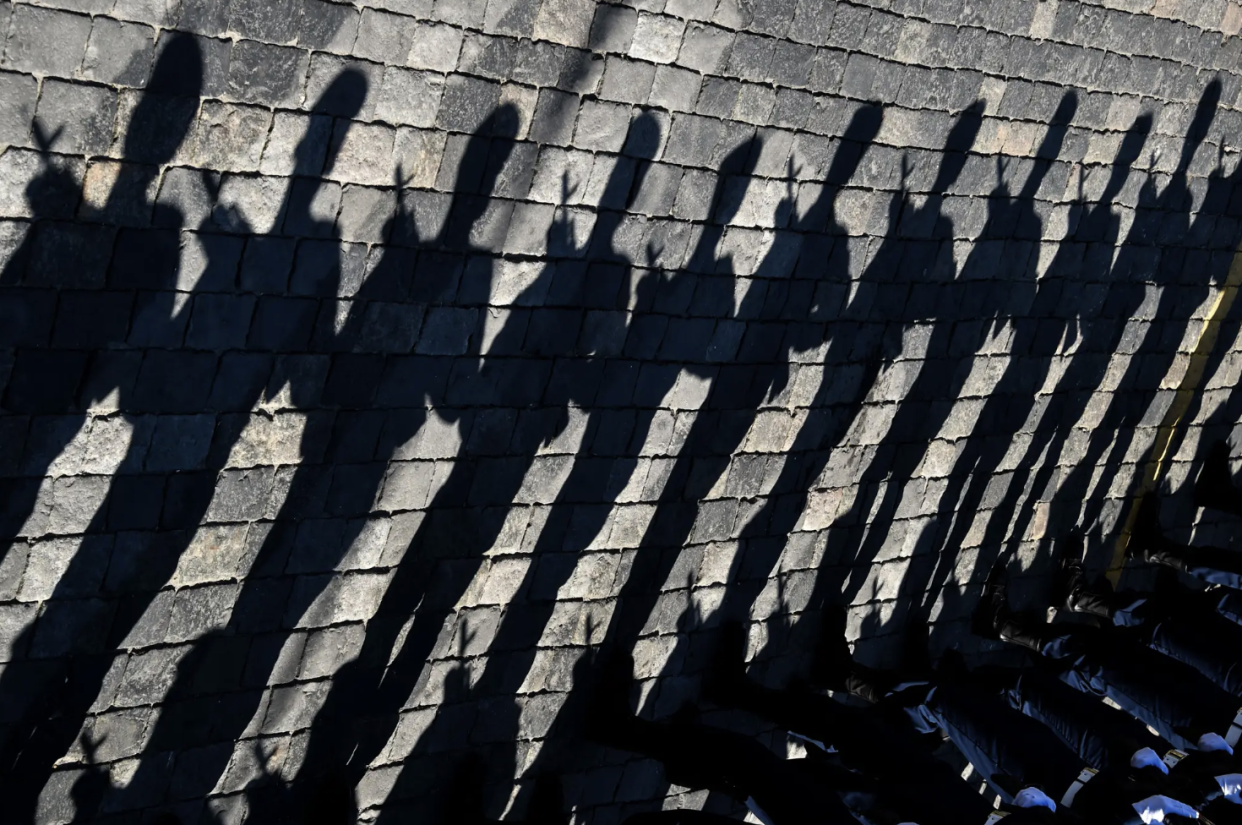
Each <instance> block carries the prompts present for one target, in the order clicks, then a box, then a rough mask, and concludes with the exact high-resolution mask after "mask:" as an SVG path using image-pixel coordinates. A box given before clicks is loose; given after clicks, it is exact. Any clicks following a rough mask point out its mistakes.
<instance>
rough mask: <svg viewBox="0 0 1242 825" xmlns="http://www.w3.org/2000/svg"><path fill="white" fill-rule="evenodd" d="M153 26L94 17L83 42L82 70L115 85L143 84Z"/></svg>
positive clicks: (152, 42)
mask: <svg viewBox="0 0 1242 825" xmlns="http://www.w3.org/2000/svg"><path fill="white" fill-rule="evenodd" d="M154 53H155V29H153V28H151V27H150V26H144V25H141V24H137V23H123V22H120V21H117V20H112V19H110V18H107V17H96V18H95V20H94V25H93V26H92V27H91V37H90V40H89V41H88V42H87V44H86V58H85V60H83V62H82V74H83V75H84V76H85V77H87V78H90V79H91V80H95V81H98V82H100V83H107V84H110V85H116V86H142V85H144V84H145V83H146V80H147V76H148V74H150V71H151V59H152V56H153V55H154Z"/></svg>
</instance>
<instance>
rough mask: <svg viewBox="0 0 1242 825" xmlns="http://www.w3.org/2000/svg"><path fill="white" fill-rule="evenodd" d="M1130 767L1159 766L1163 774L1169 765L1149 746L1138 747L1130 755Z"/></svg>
mask: <svg viewBox="0 0 1242 825" xmlns="http://www.w3.org/2000/svg"><path fill="white" fill-rule="evenodd" d="M1130 767H1131V768H1159V769H1160V772H1161V773H1163V774H1166V775H1167V774H1168V773H1169V766H1168V765H1166V764H1164V760H1163V759H1161V758H1160V756H1159V755H1158V754H1157V753H1156V752H1155V751H1154V750H1152V749H1151V748H1139V749H1138V750H1136V751H1135V752H1134V755H1133V756H1131V757H1130Z"/></svg>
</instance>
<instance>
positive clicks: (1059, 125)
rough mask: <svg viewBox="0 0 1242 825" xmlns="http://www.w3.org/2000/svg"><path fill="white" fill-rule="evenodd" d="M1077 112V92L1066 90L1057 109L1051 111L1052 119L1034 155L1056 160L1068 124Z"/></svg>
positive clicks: (1042, 158)
mask: <svg viewBox="0 0 1242 825" xmlns="http://www.w3.org/2000/svg"><path fill="white" fill-rule="evenodd" d="M1077 113H1078V93H1077V92H1074V91H1069V92H1066V93H1065V94H1064V95H1062V97H1061V102H1060V103H1058V104H1057V110H1056V111H1055V112H1053V113H1052V120H1050V121H1049V122H1048V131H1046V132H1045V133H1044V139H1043V140H1042V141H1040V143H1039V148H1038V149H1036V150H1035V157H1037V158H1040V159H1041V160H1056V158H1057V155H1059V154H1061V147H1062V146H1063V145H1064V144H1065V135H1066V134H1067V133H1068V132H1069V127H1070V124H1071V123H1072V122H1073V121H1074V115H1075V114H1077Z"/></svg>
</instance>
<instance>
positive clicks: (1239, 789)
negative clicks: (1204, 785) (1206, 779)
mask: <svg viewBox="0 0 1242 825" xmlns="http://www.w3.org/2000/svg"><path fill="white" fill-rule="evenodd" d="M1216 784H1218V785H1220V790H1221V793H1223V794H1224V795H1225V799H1228V800H1229V801H1230V802H1232V803H1234V804H1235V805H1242V773H1227V774H1225V775H1224V776H1218V777H1216Z"/></svg>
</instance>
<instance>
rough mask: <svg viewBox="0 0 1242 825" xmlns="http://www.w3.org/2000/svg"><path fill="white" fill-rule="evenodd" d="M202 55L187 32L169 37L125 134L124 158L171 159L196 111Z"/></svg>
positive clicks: (153, 161)
mask: <svg viewBox="0 0 1242 825" xmlns="http://www.w3.org/2000/svg"><path fill="white" fill-rule="evenodd" d="M202 88H203V54H202V50H201V49H200V48H199V45H198V41H197V40H195V39H194V37H192V36H191V35H188V34H177V35H174V36H173V37H172V38H170V39H169V41H168V44H167V45H166V46H165V47H164V50H163V51H162V52H160V56H159V58H158V59H156V61H155V68H154V69H153V70H152V72H151V81H150V82H149V83H148V84H147V88H146V91H145V92H144V93H143V95H142V98H141V99H140V100H139V101H138V105H137V106H136V107H134V112H133V115H132V116H131V118H130V121H129V127H128V129H127V131H126V133H125V146H124V149H123V155H124V157H125V159H126V160H131V161H135V162H138V163H145V164H155V165H159V164H164V163H168V162H169V161H170V160H172V158H173V155H175V154H176V152H177V149H178V147H180V146H181V142H182V141H183V140H185V136H186V134H188V133H189V131H190V124H192V123H193V122H194V116H195V115H196V114H197V113H198V98H199V95H200V94H201V93H202Z"/></svg>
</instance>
